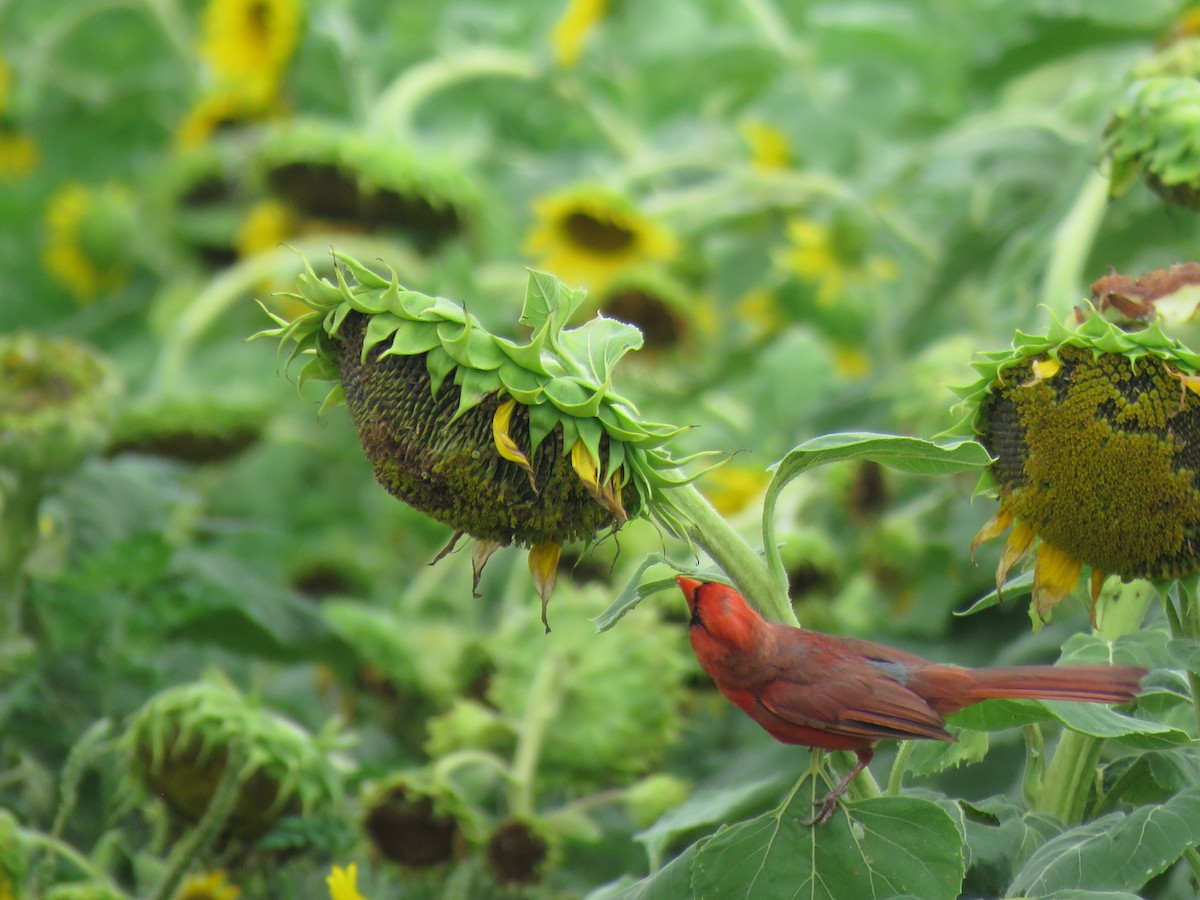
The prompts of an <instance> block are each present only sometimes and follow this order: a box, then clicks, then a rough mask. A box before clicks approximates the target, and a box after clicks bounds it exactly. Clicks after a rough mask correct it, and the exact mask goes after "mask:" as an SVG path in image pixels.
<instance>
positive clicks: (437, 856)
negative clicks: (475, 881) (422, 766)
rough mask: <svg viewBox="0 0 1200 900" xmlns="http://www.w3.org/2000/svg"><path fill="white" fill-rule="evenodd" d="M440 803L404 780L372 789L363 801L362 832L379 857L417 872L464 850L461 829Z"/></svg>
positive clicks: (440, 863) (392, 779)
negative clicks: (363, 831)
mask: <svg viewBox="0 0 1200 900" xmlns="http://www.w3.org/2000/svg"><path fill="white" fill-rule="evenodd" d="M418 780H419V779H418ZM439 799H440V798H439V797H437V796H436V795H435V794H434V793H433V792H431V791H429V790H427V789H425V788H424V787H422V786H419V785H418V784H417V783H416V782H415V781H413V780H411V779H409V778H408V777H405V776H395V777H393V778H390V779H388V780H386V781H384V782H382V783H381V784H379V785H377V786H375V787H373V788H371V789H370V791H369V793H368V794H367V796H366V798H365V799H364V800H363V810H364V812H363V829H364V830H365V831H366V833H367V836H368V837H369V838H370V840H371V843H372V845H374V847H375V850H376V851H377V852H378V853H379V855H380V856H382V857H383V858H384V859H388V860H391V861H392V862H394V863H396V864H397V865H399V866H403V867H404V868H406V869H418V870H420V869H431V868H434V867H435V866H440V865H443V864H445V863H449V862H451V861H452V860H454V859H455V858H457V857H458V856H460V855H461V854H462V852H463V850H464V848H465V842H464V838H463V833H462V827H461V825H460V823H459V821H458V819H457V818H456V817H455V816H454V815H453V814H452V813H451V812H450V811H449V810H447V809H445V808H444V807H443V804H442V803H441V802H439Z"/></svg>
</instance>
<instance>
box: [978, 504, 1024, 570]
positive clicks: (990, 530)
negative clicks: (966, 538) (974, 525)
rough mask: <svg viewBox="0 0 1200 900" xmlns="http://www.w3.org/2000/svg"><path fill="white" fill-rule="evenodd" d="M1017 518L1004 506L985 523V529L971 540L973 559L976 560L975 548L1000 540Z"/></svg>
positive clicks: (980, 530)
mask: <svg viewBox="0 0 1200 900" xmlns="http://www.w3.org/2000/svg"><path fill="white" fill-rule="evenodd" d="M1014 518H1016V517H1015V516H1014V515H1013V513H1012V512H1011V511H1010V510H1007V509H1005V508H1004V507H1003V506H1002V507H1000V509H999V510H998V511H997V512H996V514H995V515H994V516H992V517H991V518H990V519H988V520H987V521H986V522H984V523H983V527H982V528H980V529H979V531H978V532H976V534H975V537H974V538H972V539H971V559H972V561H974V559H975V548H976V547H978V546H979V545H980V544H982V543H984V542H985V541H990V540H991V539H992V538H998V537H1000V535H1002V534H1004V532H1005V530H1006V529H1007V528H1008V526H1009V525H1011V524H1012V523H1013V519H1014Z"/></svg>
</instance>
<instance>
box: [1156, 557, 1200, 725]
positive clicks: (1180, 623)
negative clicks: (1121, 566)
mask: <svg viewBox="0 0 1200 900" xmlns="http://www.w3.org/2000/svg"><path fill="white" fill-rule="evenodd" d="M1176 602H1178V604H1179V605H1178V607H1176V605H1175V604H1176ZM1162 603H1163V610H1164V611H1165V612H1166V615H1167V626H1168V627H1169V628H1170V629H1171V637H1173V638H1176V639H1184V640H1192V641H1195V640H1200V621H1198V620H1200V610H1197V608H1196V607H1197V604H1196V597H1195V591H1194V589H1192V588H1189V587H1186V586H1185V585H1184V584H1183V583H1182V582H1179V581H1176V582H1172V584H1171V585H1170V587H1169V588H1168V589H1167V590H1165V591H1163V592H1162ZM1187 677H1188V687H1189V688H1190V690H1191V692H1192V712H1193V716H1194V717H1195V719H1196V733H1197V734H1200V673H1198V672H1193V671H1192V670H1191V669H1188V673H1187Z"/></svg>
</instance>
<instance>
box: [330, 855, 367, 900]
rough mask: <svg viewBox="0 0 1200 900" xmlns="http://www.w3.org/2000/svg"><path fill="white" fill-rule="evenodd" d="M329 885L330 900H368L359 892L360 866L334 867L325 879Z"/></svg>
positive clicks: (352, 864) (354, 864) (355, 864)
mask: <svg viewBox="0 0 1200 900" xmlns="http://www.w3.org/2000/svg"><path fill="white" fill-rule="evenodd" d="M325 883H326V884H327V885H329V900H366V898H365V897H364V896H363V895H362V894H360V893H359V892H358V864H357V863H350V865H348V866H346V868H344V869H343V868H342V867H341V866H334V867H333V869H332V870H331V871H330V873H329V875H328V876H326V878H325Z"/></svg>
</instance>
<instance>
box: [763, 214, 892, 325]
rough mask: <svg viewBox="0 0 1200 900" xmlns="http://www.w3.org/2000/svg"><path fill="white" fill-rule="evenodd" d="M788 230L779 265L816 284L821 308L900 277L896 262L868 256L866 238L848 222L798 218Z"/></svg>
mask: <svg viewBox="0 0 1200 900" xmlns="http://www.w3.org/2000/svg"><path fill="white" fill-rule="evenodd" d="M787 231H788V240H789V246H788V248H787V249H786V250H784V251H783V252H781V253H780V254H779V255H778V257H777V263H778V265H779V266H780V267H781V268H784V269H787V270H788V271H790V272H793V273H795V274H796V275H797V276H799V277H800V279H801V280H803V281H807V282H810V283H813V284H816V285H817V303H818V304H820V305H821V306H825V307H831V306H833V305H834V304H836V303H837V302H838V301H839V300H841V299H842V298H843V297H844V296H846V294H847V293H848V292H849V291H850V290H851V289H853V288H871V287H874V286H875V285H877V284H879V283H881V282H885V281H893V280H894V279H895V278H896V277H897V275H899V267H898V266H897V265H896V262H895V260H892V259H889V258H887V257H884V256H869V255H868V254H867V252H866V248H865V246H864V243H865V237H866V236H865V235H864V234H863V233H862V229H861V228H860V227H859V226H858V225H857V224H856V223H854V222H852V221H850V220H848V219H839V220H838V221H836V222H834V224H833V225H832V226H827V225H823V224H821V223H819V222H815V221H813V220H812V219H804V218H799V217H797V218H793V219H791V220H789V222H788V225H787Z"/></svg>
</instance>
